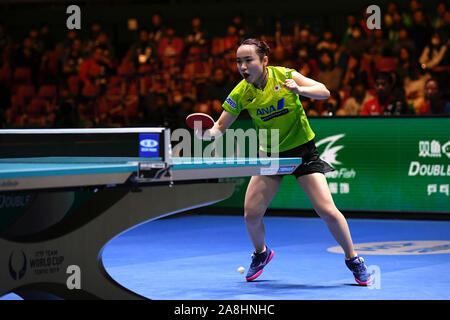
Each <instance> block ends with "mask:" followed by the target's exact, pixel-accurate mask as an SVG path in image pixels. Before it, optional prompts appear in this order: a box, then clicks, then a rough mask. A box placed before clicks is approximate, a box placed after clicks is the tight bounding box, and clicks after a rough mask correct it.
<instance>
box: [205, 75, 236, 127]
mask: <svg viewBox="0 0 450 320" xmlns="http://www.w3.org/2000/svg"><path fill="white" fill-rule="evenodd" d="M233 87H234V86H233V85H232V84H231V83H230V81H229V80H228V79H227V77H226V75H225V71H224V70H223V69H222V68H216V69H215V70H214V73H213V78H212V81H211V82H210V83H209V85H208V86H207V87H206V97H205V98H206V101H207V103H208V104H209V106H210V109H212V110H213V113H214V116H213V118H216V117H217V114H215V112H217V111H219V113H221V111H220V109H218V108H217V107H215V106H217V105H220V107H222V103H223V102H224V101H225V99H226V98H227V96H228V94H229V93H230V92H231V90H232V89H233Z"/></svg>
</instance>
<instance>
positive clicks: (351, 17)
mask: <svg viewBox="0 0 450 320" xmlns="http://www.w3.org/2000/svg"><path fill="white" fill-rule="evenodd" d="M357 24H358V22H357V21H356V16H355V14H353V13H350V14H348V15H347V25H346V27H345V32H344V36H343V38H342V41H341V44H342V45H344V46H345V45H347V43H348V40H349V39H350V38H351V37H352V33H353V27H354V26H355V25H357Z"/></svg>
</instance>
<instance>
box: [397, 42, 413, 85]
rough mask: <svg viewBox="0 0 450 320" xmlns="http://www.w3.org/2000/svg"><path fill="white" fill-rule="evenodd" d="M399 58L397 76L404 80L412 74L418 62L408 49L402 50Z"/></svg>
mask: <svg viewBox="0 0 450 320" xmlns="http://www.w3.org/2000/svg"><path fill="white" fill-rule="evenodd" d="M397 58H398V60H397V61H398V65H397V74H398V76H399V78H400V79H402V80H403V79H405V78H406V77H407V76H408V75H409V74H410V70H411V68H413V67H415V66H416V65H417V62H416V61H417V60H416V59H415V58H414V56H413V53H412V52H411V51H410V49H409V48H408V47H404V48H400V50H399V54H398V57H397Z"/></svg>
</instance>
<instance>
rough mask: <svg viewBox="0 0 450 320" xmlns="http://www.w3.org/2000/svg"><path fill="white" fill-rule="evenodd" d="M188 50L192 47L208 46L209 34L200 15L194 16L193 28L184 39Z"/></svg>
mask: <svg viewBox="0 0 450 320" xmlns="http://www.w3.org/2000/svg"><path fill="white" fill-rule="evenodd" d="M184 44H185V49H186V52H189V49H190V48H191V47H201V48H206V45H207V44H208V34H207V32H206V30H205V29H204V28H203V26H202V20H201V18H200V17H194V18H193V19H192V20H191V29H190V30H189V32H188V33H187V34H186V37H185V39H184Z"/></svg>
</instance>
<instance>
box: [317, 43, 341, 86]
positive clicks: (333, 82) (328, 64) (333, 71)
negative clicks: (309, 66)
mask: <svg viewBox="0 0 450 320" xmlns="http://www.w3.org/2000/svg"><path fill="white" fill-rule="evenodd" d="M341 76H342V72H341V69H339V68H337V67H336V66H335V63H334V59H333V56H332V55H331V53H330V51H328V50H323V51H322V52H321V53H320V54H319V73H318V76H317V80H318V81H319V82H322V83H323V84H325V85H326V87H327V88H328V89H329V90H335V91H338V90H339V89H340V86H341Z"/></svg>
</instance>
